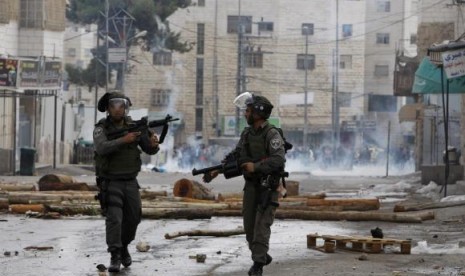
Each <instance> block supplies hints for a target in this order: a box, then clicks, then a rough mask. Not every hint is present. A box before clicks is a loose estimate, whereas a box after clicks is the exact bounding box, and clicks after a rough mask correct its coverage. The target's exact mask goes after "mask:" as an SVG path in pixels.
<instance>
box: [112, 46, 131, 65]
mask: <svg viewBox="0 0 465 276" xmlns="http://www.w3.org/2000/svg"><path fill="white" fill-rule="evenodd" d="M126 57H127V50H126V48H108V62H109V63H121V62H126Z"/></svg>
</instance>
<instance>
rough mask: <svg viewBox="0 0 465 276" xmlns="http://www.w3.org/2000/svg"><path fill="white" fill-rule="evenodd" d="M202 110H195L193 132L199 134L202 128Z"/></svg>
mask: <svg viewBox="0 0 465 276" xmlns="http://www.w3.org/2000/svg"><path fill="white" fill-rule="evenodd" d="M202 124H203V108H196V109H195V131H196V132H197V131H198V132H201V131H202V129H203V127H202Z"/></svg>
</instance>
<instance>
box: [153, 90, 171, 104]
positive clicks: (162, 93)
mask: <svg viewBox="0 0 465 276" xmlns="http://www.w3.org/2000/svg"><path fill="white" fill-rule="evenodd" d="M150 96H151V97H150V106H153V107H156V106H168V104H169V103H170V96H171V90H169V89H151V90H150Z"/></svg>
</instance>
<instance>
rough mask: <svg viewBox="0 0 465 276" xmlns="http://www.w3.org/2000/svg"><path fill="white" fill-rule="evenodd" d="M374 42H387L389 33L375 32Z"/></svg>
mask: <svg viewBox="0 0 465 276" xmlns="http://www.w3.org/2000/svg"><path fill="white" fill-rule="evenodd" d="M376 44H389V34H388V33H377V34H376Z"/></svg>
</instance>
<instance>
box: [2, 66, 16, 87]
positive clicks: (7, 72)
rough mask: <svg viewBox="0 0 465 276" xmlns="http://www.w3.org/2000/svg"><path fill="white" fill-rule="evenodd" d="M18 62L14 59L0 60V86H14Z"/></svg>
mask: <svg viewBox="0 0 465 276" xmlns="http://www.w3.org/2000/svg"><path fill="white" fill-rule="evenodd" d="M16 72H18V61H17V60H16V59H0V86H16V77H17V74H16Z"/></svg>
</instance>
